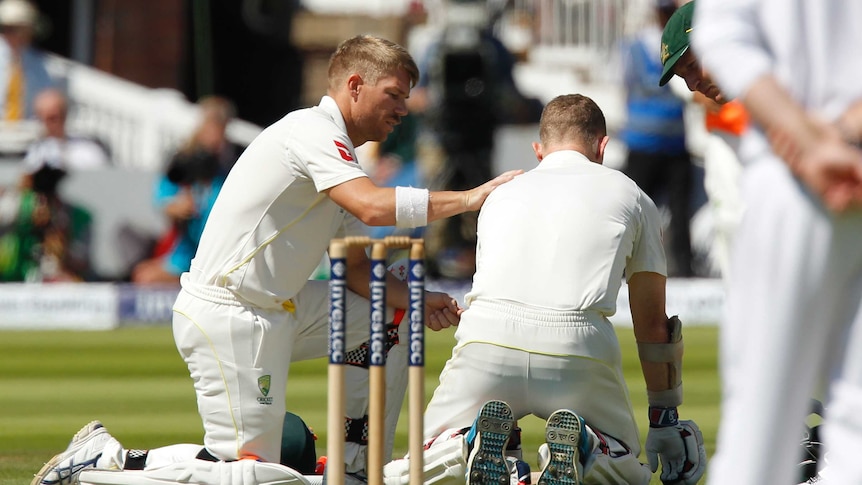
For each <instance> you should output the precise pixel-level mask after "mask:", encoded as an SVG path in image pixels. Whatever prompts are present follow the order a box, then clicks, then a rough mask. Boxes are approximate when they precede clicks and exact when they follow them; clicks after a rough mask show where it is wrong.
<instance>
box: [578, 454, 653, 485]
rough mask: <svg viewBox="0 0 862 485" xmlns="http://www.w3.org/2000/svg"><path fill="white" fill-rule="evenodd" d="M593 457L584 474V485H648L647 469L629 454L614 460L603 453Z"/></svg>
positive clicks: (648, 470) (650, 474)
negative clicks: (625, 484)
mask: <svg viewBox="0 0 862 485" xmlns="http://www.w3.org/2000/svg"><path fill="white" fill-rule="evenodd" d="M594 456H595V459H594V460H593V463H592V465H591V466H590V468H589V470H587V471H586V473H585V474H584V484H585V485H618V484H620V483H627V484H629V485H648V484H649V482H650V479H651V478H652V472H651V471H650V469H649V467H648V466H646V465H644V464H643V463H641V462H640V461H638V459H637V457H636V456H634V455H633V454H631V453H628V454H626V455H623V456H618V457H614V458H611V457H610V456H608V455H605V454H603V453H594Z"/></svg>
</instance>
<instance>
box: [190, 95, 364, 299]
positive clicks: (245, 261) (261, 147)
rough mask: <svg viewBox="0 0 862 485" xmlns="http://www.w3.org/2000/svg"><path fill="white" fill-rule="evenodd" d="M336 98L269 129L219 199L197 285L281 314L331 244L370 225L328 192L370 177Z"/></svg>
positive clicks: (201, 252)
mask: <svg viewBox="0 0 862 485" xmlns="http://www.w3.org/2000/svg"><path fill="white" fill-rule="evenodd" d="M356 160H357V158H356V154H355V152H354V147H353V144H352V143H351V141H350V139H349V138H348V137H347V128H346V127H345V124H344V118H343V117H342V115H341V112H340V111H339V109H338V106H337V105H336V104H335V100H333V99H332V98H330V97H328V96H324V97H323V99H321V101H320V104H319V105H318V106H315V107H312V108H307V109H302V110H298V111H294V112H292V113H289V114H288V115H286V116H285V117H284V118H282V119H281V120H279V121H277V122H275V123H274V124H272V125H271V126H269V127H267V128H266V129H265V130H264V131H263V132H262V133H261V134H260V135H258V137H257V138H255V139H254V141H252V143H251V144H250V145H249V146H248V148H247V149H246V150H245V151H244V152H243V154H242V155H241V156H240V158H239V160H237V162H236V164H235V165H234V167H233V168H232V169H231V171H230V174H229V175H228V177H227V180H226V181H225V183H224V186H223V187H222V189H221V192H220V193H219V196H218V198H217V199H216V202H215V205H214V206H213V209H212V212H211V213H210V216H209V219H208V220H207V223H206V226H205V228H204V231H203V235H202V236H201V242H200V245H199V246H198V250H197V254H196V255H195V258H194V259H193V260H192V264H191V270H190V272H189V273H190V276H189V280H190V283H193V284H197V285H215V286H219V287H224V288H227V289H229V290H231V291H233V292H234V294H235V295H237V296H238V297H239V298H241V299H242V300H245V301H247V302H250V303H252V304H255V305H257V306H260V307H262V308H278V307H281V306H282V303H283V302H284V301H286V300H288V299H290V298H292V297H293V296H294V295H296V293H297V292H298V291H299V290H300V289H301V288H302V287H303V286H304V285H305V283H306V281H307V280H308V277H309V276H310V275H311V273H312V272H313V271H314V269H315V267H316V266H317V264H318V263H319V262H320V259H321V257H322V256H323V254H324V253H325V252H326V249H327V247H328V245H329V241H330V239H331V238H333V237H336V236H343V235H359V234H363V231H364V226H363V225H362V223H361V222H360V221H359V220H358V219H356V218H355V217H354V216H352V215H350V214H349V213H348V212H347V211H346V210H344V209H342V208H341V207H339V206H338V205H337V204H335V202H333V201H332V200H331V199H330V198H329V197H328V196H326V195H325V194H323V193H322V191H323V190H326V189H329V188H331V187H334V186H336V185H338V184H341V183H343V182H346V181H348V180H352V179H355V178H357V177H365V176H366V174H365V172H363V171H362V168H361V167H360V166H359V164H358V163H357V161H356Z"/></svg>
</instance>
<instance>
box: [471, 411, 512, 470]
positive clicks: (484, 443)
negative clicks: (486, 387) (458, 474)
mask: <svg viewBox="0 0 862 485" xmlns="http://www.w3.org/2000/svg"><path fill="white" fill-rule="evenodd" d="M514 427H515V419H514V417H513V415H512V408H510V407H509V405H508V404H506V403H504V402H502V401H488V402H487V403H485V405H484V406H482V409H481V410H480V411H479V416H478V417H477V418H476V441H475V442H474V447H477V446H478V450H474V453H471V455H470V461H469V462H468V463H467V484H468V485H509V475H510V473H509V467H508V466H507V465H506V455H505V450H506V444H508V442H509V436H510V435H511V434H512V429H513V428H514Z"/></svg>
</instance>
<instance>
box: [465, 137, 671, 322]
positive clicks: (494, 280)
mask: <svg viewBox="0 0 862 485" xmlns="http://www.w3.org/2000/svg"><path fill="white" fill-rule="evenodd" d="M478 238H479V240H478V244H477V254H476V274H475V275H474V277H473V287H472V290H471V291H470V292H469V293H468V294H467V296H466V301H467V303H468V304H469V303H470V302H472V301H474V300H476V299H479V298H482V299H493V300H508V301H511V302H516V303H521V304H524V305H530V306H533V307H538V308H546V309H552V310H579V311H597V312H599V313H601V314H603V315H605V316H609V315H613V314H614V313H615V312H616V300H617V293H618V292H619V289H620V286H621V284H622V279H623V274H624V272H625V274H626V275H628V276H631V275H632V274H634V273H636V272H640V271H649V272H655V273H660V274H663V275H664V274H667V264H666V259H665V254H664V248H663V246H662V241H661V222H660V220H659V215H658V210H657V209H656V207H655V204H654V203H653V202H652V200H650V198H649V197H648V196H647V195H646V194H645V193H644V192H643V191H642V190H641V189H640V188H638V186H637V185H636V184H635V183H634V182H633V181H632V180H631V179H629V178H628V177H626V176H625V175H624V174H623V173H621V172H619V171H617V170H614V169H611V168H608V167H605V166H603V165H600V164H598V163H593V162H591V161H589V160H588V159H587V158H586V157H585V156H583V155H582V154H580V153H578V152H575V151H568V150H566V151H558V152H554V153H551V154H549V155H548V156H547V157H545V158H544V159H543V160H542V161H541V162H540V163H539V166H538V167H536V168H534V169H533V170H530V171H529V172H527V173H525V174H523V175H520V176H518V177H515V179H514V180H512V181H511V182H508V183H506V184H503V185H501V186H500V187H498V188H497V189H495V190H494V191H493V192H491V195H490V196H488V198H487V199H486V200H485V204H484V205H483V206H482V210H481V212H480V214H479V225H478Z"/></svg>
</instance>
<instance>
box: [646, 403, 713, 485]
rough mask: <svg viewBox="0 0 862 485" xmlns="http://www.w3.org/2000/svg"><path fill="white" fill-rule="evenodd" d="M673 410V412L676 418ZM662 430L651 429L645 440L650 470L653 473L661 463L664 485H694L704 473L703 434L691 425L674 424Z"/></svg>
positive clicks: (687, 422)
mask: <svg viewBox="0 0 862 485" xmlns="http://www.w3.org/2000/svg"><path fill="white" fill-rule="evenodd" d="M675 411H676V410H675V409H674V410H673V412H674V415H675ZM671 421H675V424H669V425H666V426H662V427H654V426H653V425H651V426H650V429H649V432H647V439H646V454H647V460H648V461H649V467H650V469H651V470H652V471H653V473H655V472H656V471H657V470H658V464H659V461H661V481H662V483H663V484H664V485H672V484H674V485H675V484H684V485H695V484H696V483H697V481H698V480H700V478H701V477H702V476H703V473H704V472H705V471H706V448H704V446H703V434H701V432H700V428H698V427H697V424H695V422H694V421H688V420H684V421H677V420H676V419H675V418H674V419H672V420H671Z"/></svg>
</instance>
